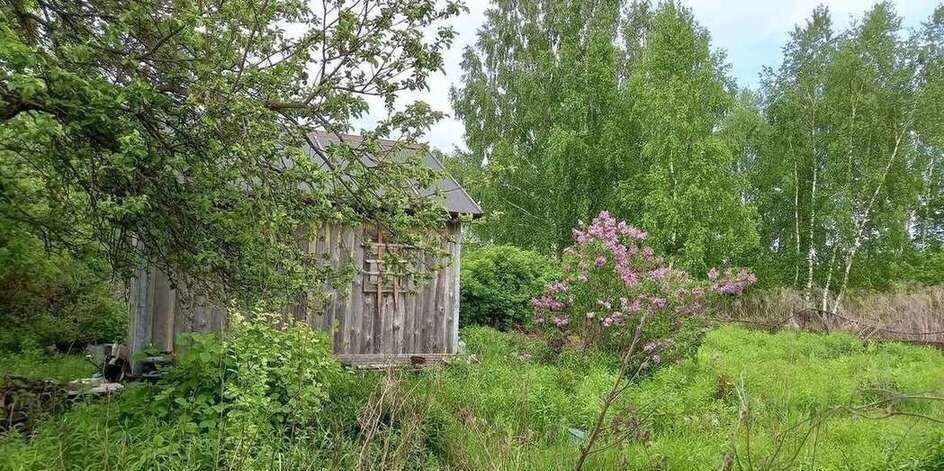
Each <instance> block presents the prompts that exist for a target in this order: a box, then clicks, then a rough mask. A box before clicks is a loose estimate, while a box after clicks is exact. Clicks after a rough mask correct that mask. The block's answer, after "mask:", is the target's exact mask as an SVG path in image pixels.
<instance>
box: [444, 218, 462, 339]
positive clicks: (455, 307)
mask: <svg viewBox="0 0 944 471" xmlns="http://www.w3.org/2000/svg"><path fill="white" fill-rule="evenodd" d="M454 237H455V244H454V245H453V250H452V265H451V270H452V305H451V306H450V315H449V332H448V335H449V337H448V339H449V348H448V349H447V350H446V351H447V352H448V353H456V352H458V351H459V301H460V291H459V274H460V268H461V265H462V224H461V223H456V224H455V232H454Z"/></svg>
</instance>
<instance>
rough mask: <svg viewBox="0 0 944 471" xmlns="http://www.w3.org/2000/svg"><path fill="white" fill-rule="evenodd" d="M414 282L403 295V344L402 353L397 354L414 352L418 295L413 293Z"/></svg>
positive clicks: (411, 282)
mask: <svg viewBox="0 0 944 471" xmlns="http://www.w3.org/2000/svg"><path fill="white" fill-rule="evenodd" d="M413 288H414V287H413V281H412V279H411V280H410V282H409V285H408V286H407V289H408V290H410V291H407V292H405V293H404V295H403V299H404V301H403V342H402V344H401V346H400V351H399V352H397V353H412V352H413V335H414V332H415V331H414V328H415V325H416V323H415V322H414V321H415V319H416V293H414V292H412V290H413Z"/></svg>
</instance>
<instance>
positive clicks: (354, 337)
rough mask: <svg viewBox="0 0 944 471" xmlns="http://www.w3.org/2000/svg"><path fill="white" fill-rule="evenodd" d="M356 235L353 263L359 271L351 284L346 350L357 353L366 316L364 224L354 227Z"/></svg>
mask: <svg viewBox="0 0 944 471" xmlns="http://www.w3.org/2000/svg"><path fill="white" fill-rule="evenodd" d="M353 233H354V234H353V235H354V246H353V248H354V255H353V263H354V266H355V267H357V273H356V274H355V275H354V282H353V283H352V286H351V301H350V305H351V313H350V322H349V327H348V330H349V331H350V332H349V336H348V341H347V343H346V348H345V350H344V351H345V352H346V353H355V352H359V351H360V344H361V332H362V330H361V329H362V327H363V322H362V318H363V316H364V298H363V296H364V292H363V289H364V285H363V283H364V276H363V275H362V274H361V272H363V269H364V264H363V262H362V260H363V259H364V246H363V245H362V244H363V241H364V228H363V227H362V226H358V227H355V228H354V229H353Z"/></svg>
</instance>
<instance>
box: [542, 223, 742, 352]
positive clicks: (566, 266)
mask: <svg viewBox="0 0 944 471" xmlns="http://www.w3.org/2000/svg"><path fill="white" fill-rule="evenodd" d="M573 237H574V245H573V246H571V247H569V248H567V249H566V250H565V251H564V260H563V272H564V277H563V278H562V279H560V280H557V281H555V282H553V283H550V284H548V285H547V287H546V288H545V290H544V292H543V293H542V295H540V296H537V297H535V298H533V299H532V300H531V306H532V309H533V311H534V316H535V317H534V322H535V325H536V326H538V328H540V329H543V330H544V331H545V333H546V334H547V335H548V336H549V337H550V339H551V340H553V342H552V343H553V344H554V345H556V346H558V347H560V348H563V347H565V346H571V347H576V348H604V349H614V350H617V351H622V350H623V349H624V348H626V347H627V346H628V343H629V342H630V341H631V340H632V338H633V337H634V334H635V331H636V328H637V326H639V323H640V322H644V325H643V327H642V337H641V339H640V340H641V341H642V342H643V343H642V344H641V345H642V347H641V349H640V350H641V352H642V353H643V354H644V355H642V357H644V360H640V361H645V364H643V365H641V366H644V367H645V366H651V365H652V364H654V363H659V362H662V361H665V360H666V359H667V358H668V357H672V356H674V355H677V354H680V353H685V352H688V351H690V350H691V349H694V348H697V345H698V342H699V340H700V338H701V335H702V333H703V328H704V318H705V313H706V312H707V311H709V310H711V309H718V308H720V307H721V306H723V304H724V303H725V302H727V301H728V300H730V299H733V298H734V297H736V296H738V295H740V294H741V293H742V292H743V291H744V290H745V289H746V288H748V287H749V286H750V285H752V284H753V283H754V282H756V281H757V280H756V277H755V276H754V274H753V273H751V272H749V271H748V270H746V269H732V268H729V269H725V270H723V271H719V270H718V269H715V268H712V269H711V271H709V272H708V273H707V277H708V279H707V280H700V279H696V278H694V277H691V276H689V274H688V273H687V272H685V271H683V270H679V269H675V268H673V267H672V266H671V264H669V263H666V261H665V260H664V259H663V258H662V257H660V256H658V255H656V253H655V251H654V250H653V249H652V248H651V247H649V246H647V245H645V240H646V237H647V234H646V232H645V231H644V230H642V229H639V228H637V227H634V226H631V225H629V224H627V223H626V222H625V221H617V220H616V219H615V218H613V217H612V216H611V215H610V214H609V213H608V212H606V211H603V212H601V213H600V214H599V215H598V216H597V217H595V218H594V219H593V221H591V223H590V225H589V226H587V227H586V228H584V229H583V230H581V229H574V230H573Z"/></svg>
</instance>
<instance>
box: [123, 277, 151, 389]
mask: <svg viewBox="0 0 944 471" xmlns="http://www.w3.org/2000/svg"><path fill="white" fill-rule="evenodd" d="M154 283H155V276H154V270H152V267H150V266H149V265H145V266H143V267H140V268H138V269H137V270H136V271H135V276H134V278H133V279H132V283H131V293H132V297H133V298H132V302H131V306H130V309H131V318H130V319H129V322H128V344H129V345H128V352H129V354H130V355H131V358H129V360H132V359H133V358H134V357H135V356H136V354H138V353H141V352H144V349H145V347H147V345H148V343H149V342H150V339H151V323H152V321H153V319H152V317H151V316H152V315H153V310H154ZM140 372H141V362H140V361H131V373H132V374H139V373H140Z"/></svg>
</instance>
